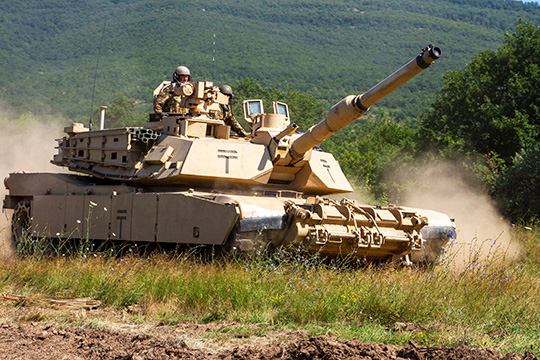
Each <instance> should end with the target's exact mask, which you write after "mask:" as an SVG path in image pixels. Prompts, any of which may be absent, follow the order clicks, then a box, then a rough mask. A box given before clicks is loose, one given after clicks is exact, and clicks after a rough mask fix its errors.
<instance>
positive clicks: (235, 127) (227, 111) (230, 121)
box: [221, 104, 249, 137]
mask: <svg viewBox="0 0 540 360" xmlns="http://www.w3.org/2000/svg"><path fill="white" fill-rule="evenodd" d="M221 111H223V121H224V122H225V125H229V126H230V127H231V130H232V131H234V132H235V133H236V134H238V136H240V137H246V136H248V135H249V133H247V132H246V131H245V130H244V128H243V127H242V126H241V125H240V123H238V120H236V118H235V117H234V115H233V113H232V109H231V107H230V106H229V105H225V104H221Z"/></svg>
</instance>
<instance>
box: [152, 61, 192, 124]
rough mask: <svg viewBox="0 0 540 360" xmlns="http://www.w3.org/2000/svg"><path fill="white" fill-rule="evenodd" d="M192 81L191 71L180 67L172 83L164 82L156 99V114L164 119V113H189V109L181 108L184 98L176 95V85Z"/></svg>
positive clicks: (175, 72) (174, 74)
mask: <svg viewBox="0 0 540 360" xmlns="http://www.w3.org/2000/svg"><path fill="white" fill-rule="evenodd" d="M190 80H191V74H190V73H189V69H188V68H187V67H185V66H179V67H177V68H176V70H175V71H174V73H173V76H172V82H167V81H164V82H163V83H162V84H161V86H162V88H161V90H160V91H159V93H158V94H157V95H156V96H155V97H154V112H155V113H156V114H158V115H159V116H160V117H161V118H163V113H169V112H172V113H183V114H185V113H187V112H188V109H185V108H181V107H180V101H181V100H182V96H176V95H174V86H175V84H181V83H184V82H187V81H190Z"/></svg>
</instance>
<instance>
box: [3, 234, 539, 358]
mask: <svg viewBox="0 0 540 360" xmlns="http://www.w3.org/2000/svg"><path fill="white" fill-rule="evenodd" d="M514 236H515V237H516V239H519V241H520V242H521V243H522V244H523V246H524V247H525V252H524V255H523V257H522V259H521V260H520V262H516V263H511V264H508V263H504V262H497V261H493V260H491V259H488V260H486V261H482V260H479V259H475V258H472V259H471V261H470V263H469V265H468V266H467V267H465V269H464V270H463V271H460V272H455V271H453V270H451V267H450V266H447V264H445V262H444V261H443V263H442V264H441V265H439V266H435V267H426V268H399V267H392V266H389V265H387V264H380V263H377V264H374V263H371V264H361V265H358V264H356V261H351V260H341V261H321V259H320V258H319V257H318V256H316V255H312V256H308V255H306V254H304V253H302V252H301V251H300V249H282V250H280V251H278V252H275V253H272V254H270V255H268V254H262V253H259V254H253V255H252V256H245V257H240V258H229V259H218V260H216V261H213V262H209V261H207V260H206V259H204V258H203V257H201V256H198V255H196V254H195V253H178V252H174V253H171V254H167V253H163V252H159V253H158V252H156V253H153V254H151V255H144V256H142V255H135V254H134V253H135V251H131V250H132V249H131V248H129V247H128V248H125V249H122V251H121V252H119V251H116V250H115V251H113V253H112V254H111V252H110V251H109V250H107V251H101V250H100V249H97V247H95V246H94V248H92V246H85V247H84V248H83V249H82V250H80V249H77V251H73V252H71V253H68V254H67V255H66V254H65V253H64V256H62V252H58V251H56V252H55V254H56V256H44V255H43V253H42V250H44V249H43V248H41V246H44V245H39V241H40V240H38V242H37V243H35V240H32V241H33V243H32V242H30V243H27V244H24V246H26V247H27V248H26V253H25V254H24V255H25V256H22V257H19V258H17V259H6V260H4V261H3V264H2V266H1V267H0V292H4V293H6V292H8V293H16V294H22V295H28V296H45V297H53V298H78V297H91V298H94V299H99V300H102V301H103V304H104V306H105V307H109V308H113V309H126V308H129V309H136V310H135V311H132V313H133V315H132V318H131V320H132V321H147V322H154V323H158V324H164V325H167V324H176V323H182V322H194V323H212V322H231V321H233V322H237V323H241V324H243V325H245V326H247V327H250V326H257V327H260V326H261V325H260V324H264V325H262V326H264V327H267V328H268V329H277V330H279V329H284V328H292V329H300V328H302V329H307V330H308V331H309V332H310V333H311V334H314V335H315V334H333V335H335V336H338V337H341V338H352V337H356V338H358V339H361V340H365V341H378V342H388V343H397V344H403V343H405V342H406V341H408V340H409V339H414V340H415V341H416V342H418V343H420V344H424V345H430V346H453V345H458V344H468V345H473V346H482V347H488V346H496V347H499V348H500V349H501V350H502V351H520V352H523V351H533V352H536V353H540V345H538V344H540V311H538V306H539V304H540V275H539V274H540V261H539V256H540V232H538V231H525V230H522V229H518V230H517V231H516V233H515V235H514ZM86 245H88V244H86ZM30 246H34V247H35V248H34V249H33V251H29V250H32V249H29V248H28V247H30ZM79 250H80V251H79ZM44 251H45V250H44ZM119 254H123V255H119ZM445 261H448V260H445ZM401 323H404V324H401ZM396 324H397V325H399V326H397V325H396Z"/></svg>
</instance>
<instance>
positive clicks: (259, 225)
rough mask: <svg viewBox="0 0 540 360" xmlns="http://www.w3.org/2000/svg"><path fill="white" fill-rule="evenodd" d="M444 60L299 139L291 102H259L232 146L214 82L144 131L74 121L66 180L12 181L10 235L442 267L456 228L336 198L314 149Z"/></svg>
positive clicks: (331, 116) (336, 169)
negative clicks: (439, 257)
mask: <svg viewBox="0 0 540 360" xmlns="http://www.w3.org/2000/svg"><path fill="white" fill-rule="evenodd" d="M440 55H441V51H440V49H439V48H438V47H435V46H433V45H429V46H428V47H426V48H424V49H423V50H422V52H421V54H420V55H418V56H417V57H415V58H414V59H412V60H411V61H409V62H408V63H407V64H405V65H404V66H403V67H401V68H400V69H399V70H397V71H396V72H394V73H393V74H392V75H390V76H389V77H387V78H386V79H384V80H383V81H381V82H380V83H379V84H377V85H376V86H374V87H373V88H371V89H370V90H369V91H367V92H366V93H364V94H362V95H358V96H355V95H351V96H347V97H345V98H344V99H342V100H341V101H340V102H338V103H337V104H335V105H334V106H333V107H332V108H331V109H330V111H329V113H328V115H327V117H326V118H325V119H324V120H323V121H321V122H320V123H318V124H317V125H315V126H313V127H311V128H310V129H308V130H307V131H306V132H305V133H303V134H300V133H298V132H297V129H298V127H297V126H296V125H295V124H294V123H292V122H291V120H293V119H291V118H290V116H289V109H288V105H287V104H285V103H281V102H273V103H272V111H271V112H265V111H264V105H265V104H263V102H262V101H261V100H257V99H254V100H246V101H244V102H243V110H244V117H245V119H246V120H247V121H248V123H249V124H250V126H251V133H250V135H249V136H247V137H237V136H233V135H231V134H230V126H228V125H226V123H225V121H224V116H225V114H224V110H223V105H228V102H229V97H228V96H225V94H223V93H221V92H220V91H219V88H218V87H217V86H214V84H213V83H212V82H210V81H200V82H187V83H182V84H176V86H175V87H174V93H175V94H176V95H177V96H179V99H180V100H179V101H180V106H181V108H182V109H183V110H184V111H182V113H168V114H164V116H157V115H158V114H150V116H149V121H148V123H147V125H146V126H144V127H124V128H115V129H104V128H103V116H102V121H101V124H102V125H101V126H100V129H99V130H91V129H89V128H86V127H84V126H83V125H82V124H76V123H75V124H73V125H72V126H69V127H66V128H65V129H64V130H65V133H66V136H64V137H63V138H61V139H58V154H56V155H55V156H54V158H53V160H52V163H53V164H56V165H58V166H62V167H65V168H67V169H69V170H70V171H71V173H12V174H10V175H9V176H8V177H7V178H6V179H5V181H4V183H5V186H6V189H7V190H8V195H7V196H6V197H5V200H4V205H3V208H4V209H13V210H14V212H13V219H12V229H13V234H14V235H13V236H14V237H15V240H16V241H18V240H19V239H20V238H21V236H23V235H24V234H23V233H27V234H28V235H30V236H33V237H40V236H43V237H54V238H59V239H73V238H74V239H78V238H84V239H95V240H116V241H129V242H145V243H148V242H150V243H164V244H190V245H209V246H218V247H220V248H223V249H228V250H234V249H236V250H239V251H252V250H256V249H261V248H277V247H280V246H286V245H293V246H300V247H302V248H304V249H306V250H307V251H309V252H311V253H319V254H321V255H322V256H330V257H332V256H338V255H347V256H352V257H357V258H362V259H370V260H371V259H373V260H387V259H389V260H398V259H403V260H404V261H406V262H409V261H411V260H413V261H425V260H427V261H433V260H434V256H435V255H436V254H437V253H438V252H439V251H440V250H441V248H442V247H443V246H444V245H445V244H446V243H447V242H448V241H449V240H450V239H452V238H455V236H456V228H455V225H454V221H453V219H451V218H450V217H448V216H447V215H445V214H442V213H438V212H435V211H430V210H423V209H415V208H409V207H403V206H394V205H390V206H371V205H365V204H359V203H357V202H356V201H354V200H350V199H348V198H341V199H339V197H338V199H337V200H336V197H335V196H333V197H327V195H335V194H340V193H349V192H352V191H353V189H352V187H351V185H350V184H349V182H348V181H347V179H346V177H345V176H344V174H343V172H342V170H341V168H340V166H339V164H338V162H337V161H336V160H335V158H334V157H333V155H332V154H330V153H326V152H324V151H321V150H320V149H319V147H318V146H317V145H319V144H320V143H321V142H322V141H324V140H325V139H326V138H328V137H329V136H331V135H332V134H333V133H335V132H337V131H339V130H341V129H343V128H344V127H346V126H347V125H349V124H351V123H352V122H354V121H355V120H356V119H358V118H359V117H360V116H362V115H363V114H364V113H365V112H366V111H367V110H368V109H369V107H370V106H372V105H373V104H375V103H376V102H377V101H378V100H380V99H381V98H383V97H384V96H386V95H388V94H389V93H390V92H392V91H393V90H395V89H396V88H398V87H399V86H401V85H402V84H403V83H405V82H406V81H408V80H409V79H411V78H412V77H414V76H416V75H417V74H419V73H420V72H421V71H423V70H424V69H426V68H427V67H429V66H430V64H431V63H433V62H434V61H435V60H437V59H438V58H439V57H440ZM162 85H163V84H162ZM162 85H160V87H161V86H162ZM158 90H159V87H158V89H156V91H158ZM266 105H268V104H266ZM102 111H103V109H102ZM159 115H161V114H159Z"/></svg>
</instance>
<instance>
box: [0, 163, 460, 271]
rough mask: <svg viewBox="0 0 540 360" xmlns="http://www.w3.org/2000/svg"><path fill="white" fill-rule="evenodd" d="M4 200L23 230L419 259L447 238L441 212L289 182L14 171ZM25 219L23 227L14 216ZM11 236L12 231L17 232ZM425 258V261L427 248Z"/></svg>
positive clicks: (448, 228) (448, 223)
mask: <svg viewBox="0 0 540 360" xmlns="http://www.w3.org/2000/svg"><path fill="white" fill-rule="evenodd" d="M5 185H6V187H7V188H8V190H9V194H8V196H6V198H5V200H4V209H13V210H14V214H13V229H14V231H13V233H14V236H15V238H17V237H20V236H21V235H22V234H21V229H23V228H25V229H24V230H25V231H26V233H27V234H28V235H29V236H31V237H36V238H39V237H47V238H57V239H92V240H117V241H133V242H143V243H159V244H189V245H210V246H220V247H223V248H225V249H228V250H240V251H256V250H259V249H260V248H267V247H272V248H277V247H280V246H286V245H295V246H296V245H298V246H302V247H303V248H304V249H307V250H308V251H309V252H311V253H319V254H321V255H322V256H328V257H335V256H340V255H341V256H344V255H345V256H352V257H356V258H361V259H366V260H379V259H396V258H403V257H404V256H407V255H409V254H412V255H413V259H414V260H415V261H424V260H426V259H428V257H426V255H425V254H424V249H426V248H429V249H431V252H434V253H436V252H438V251H440V249H441V248H442V246H444V245H445V244H446V243H447V242H448V241H449V240H450V239H452V238H454V237H455V228H454V225H453V222H452V220H451V219H449V218H448V216H446V215H444V214H440V213H436V212H433V211H427V210H420V209H411V208H402V207H373V206H366V205H359V204H356V203H355V202H354V201H351V200H348V199H346V198H344V199H342V200H340V201H337V200H330V199H325V198H322V197H318V196H317V197H308V196H305V195H304V194H302V193H298V192H292V191H264V192H258V193H242V192H240V191H234V190H231V189H229V190H228V191H222V192H216V191H215V190H213V191H210V190H208V191H205V190H204V189H192V188H184V189H182V188H179V187H176V188H161V189H159V188H158V189H156V188H155V187H154V188H144V187H137V186H132V185H125V184H122V183H117V184H114V183H111V182H110V180H109V181H107V183H105V182H103V181H102V180H100V179H97V178H95V177H89V176H81V175H68V174H53V173H14V174H10V176H9V177H8V178H6V180H5ZM23 221H25V222H27V226H22V225H21V223H22V222H23ZM16 240H17V239H16ZM429 259H431V260H434V259H435V258H434V257H433V256H430V257H429Z"/></svg>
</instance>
